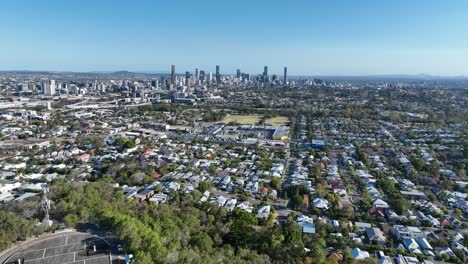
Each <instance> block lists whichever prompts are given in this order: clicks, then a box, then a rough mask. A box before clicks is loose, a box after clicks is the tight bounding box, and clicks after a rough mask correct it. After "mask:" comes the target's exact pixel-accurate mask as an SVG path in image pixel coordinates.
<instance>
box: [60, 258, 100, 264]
mask: <svg viewBox="0 0 468 264" xmlns="http://www.w3.org/2000/svg"><path fill="white" fill-rule="evenodd" d="M100 258H107V256H100V257H94V258H88V259H83V260H80V261H83V264H86V261H87V260H93V259H100ZM73 262H76V261H73ZM73 262H65V263H62V264H70V263H73Z"/></svg>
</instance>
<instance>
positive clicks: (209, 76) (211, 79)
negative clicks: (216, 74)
mask: <svg viewBox="0 0 468 264" xmlns="http://www.w3.org/2000/svg"><path fill="white" fill-rule="evenodd" d="M212 82H213V74H212V73H211V72H210V73H208V84H209V85H211V83H212Z"/></svg>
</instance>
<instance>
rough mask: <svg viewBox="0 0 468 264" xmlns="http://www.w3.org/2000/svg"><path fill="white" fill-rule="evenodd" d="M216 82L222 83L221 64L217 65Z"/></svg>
mask: <svg viewBox="0 0 468 264" xmlns="http://www.w3.org/2000/svg"><path fill="white" fill-rule="evenodd" d="M216 83H217V84H220V83H221V75H220V74H219V65H216Z"/></svg>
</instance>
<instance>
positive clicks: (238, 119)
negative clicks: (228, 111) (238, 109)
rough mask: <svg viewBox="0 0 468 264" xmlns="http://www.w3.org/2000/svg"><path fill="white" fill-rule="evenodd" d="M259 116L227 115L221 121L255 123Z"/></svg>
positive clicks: (226, 122) (242, 123)
mask: <svg viewBox="0 0 468 264" xmlns="http://www.w3.org/2000/svg"><path fill="white" fill-rule="evenodd" d="M261 118H262V116H261V115H228V116H226V117H225V118H224V119H223V120H222V121H221V122H222V123H224V124H228V123H230V122H235V123H238V124H241V125H255V124H257V123H258V121H260V119H261Z"/></svg>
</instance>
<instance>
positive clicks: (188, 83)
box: [185, 71, 190, 86]
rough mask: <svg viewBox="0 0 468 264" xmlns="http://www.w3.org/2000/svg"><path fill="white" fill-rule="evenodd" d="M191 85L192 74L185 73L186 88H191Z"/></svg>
mask: <svg viewBox="0 0 468 264" xmlns="http://www.w3.org/2000/svg"><path fill="white" fill-rule="evenodd" d="M189 85H190V72H189V71H186V72H185V86H189Z"/></svg>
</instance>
